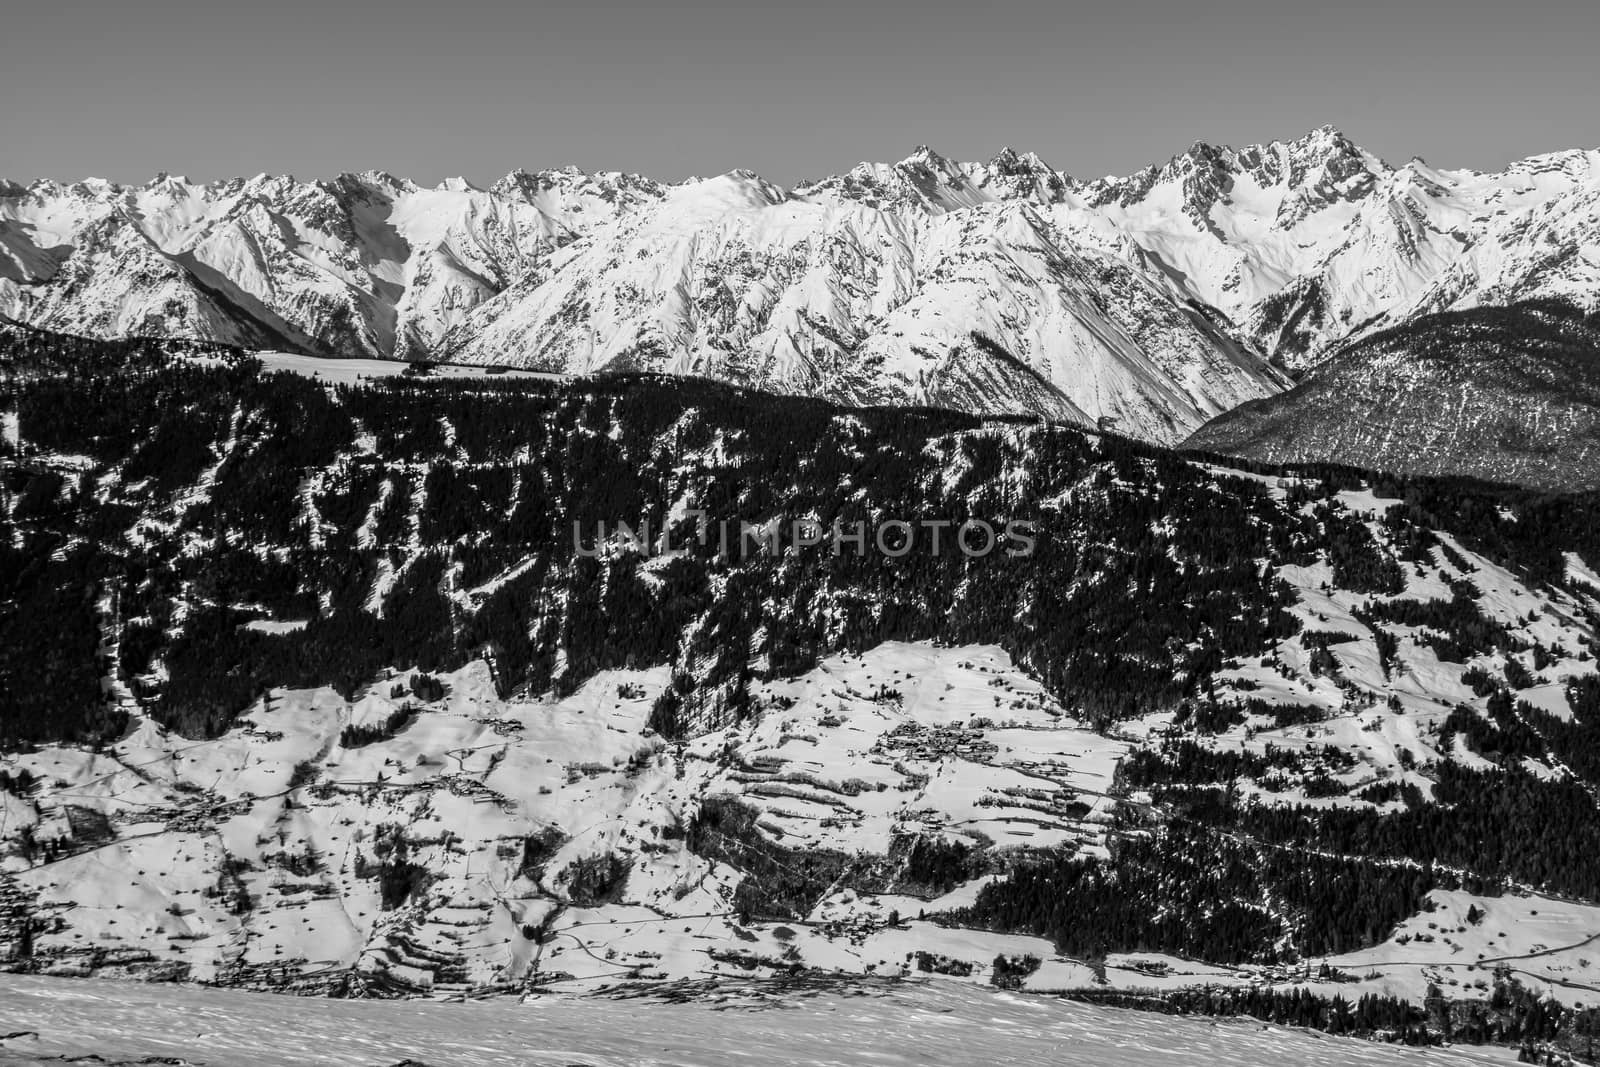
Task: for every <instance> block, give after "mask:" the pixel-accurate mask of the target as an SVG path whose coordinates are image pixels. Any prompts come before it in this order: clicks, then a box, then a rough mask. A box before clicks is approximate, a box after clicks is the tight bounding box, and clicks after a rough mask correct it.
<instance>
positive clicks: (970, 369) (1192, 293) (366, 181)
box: [0, 127, 1600, 444]
mask: <svg viewBox="0 0 1600 1067" xmlns="http://www.w3.org/2000/svg"><path fill="white" fill-rule="evenodd" d="M1597 220H1600V152H1597V151H1569V152H1558V153H1553V154H1550V155H1545V156H1536V157H1532V158H1530V159H1527V160H1522V161H1520V162H1517V163H1514V164H1511V165H1510V166H1509V167H1507V168H1506V169H1505V170H1504V171H1501V172H1498V173H1478V172H1474V171H1446V170H1435V169H1433V168H1430V167H1428V166H1427V165H1426V164H1424V163H1423V162H1421V161H1420V160H1412V161H1411V162H1409V163H1407V164H1405V165H1403V166H1400V167H1392V166H1390V165H1389V164H1387V163H1385V162H1384V161H1383V160H1381V159H1379V158H1378V157H1377V156H1375V155H1373V154H1372V153H1370V152H1367V151H1365V150H1363V149H1361V148H1360V147H1359V146H1357V145H1356V144H1355V143H1354V142H1352V141H1350V140H1349V139H1348V138H1346V137H1345V136H1344V135H1343V134H1341V133H1340V132H1339V131H1337V130H1334V129H1332V128H1331V127H1323V128H1320V129H1317V130H1314V131H1312V132H1311V133H1309V134H1307V135H1305V136H1303V137H1300V138H1297V139H1295V140H1293V141H1288V142H1272V143H1270V144H1264V145H1255V146H1249V147H1246V148H1242V149H1234V148H1229V147H1221V146H1214V145H1208V144H1205V143H1196V144H1195V145H1193V146H1192V147H1191V148H1189V149H1188V150H1187V151H1185V152H1182V153H1179V154H1178V155H1175V156H1173V157H1172V158H1171V159H1170V160H1168V161H1167V162H1165V163H1162V164H1159V165H1153V166H1150V167H1147V168H1145V169H1144V170H1141V171H1139V172H1138V173H1136V174H1133V175H1129V176H1127V177H1120V178H1119V177H1108V178H1100V179H1095V180H1092V181H1084V180H1080V179H1078V178H1074V177H1072V176H1071V175H1070V174H1068V173H1066V172H1065V171H1062V170H1058V169H1056V168H1054V167H1052V166H1051V165H1049V164H1047V163H1046V162H1044V161H1043V160H1042V159H1040V158H1039V156H1037V155H1034V154H1032V153H1019V152H1016V151H1013V150H1011V149H1006V150H1003V151H1002V152H1001V153H999V154H998V155H997V156H995V157H994V158H993V159H991V160H989V161H988V162H986V163H968V162H956V161H952V160H949V159H947V158H945V157H943V156H941V155H939V154H938V153H937V152H935V151H933V150H932V149H930V148H926V147H923V148H919V149H917V150H916V151H915V152H914V153H913V154H912V155H910V156H908V157H907V158H905V159H903V160H901V161H899V162H898V163H862V164H860V165H858V166H856V167H854V168H852V169H851V170H849V171H848V172H846V173H844V174H840V175H835V176H831V177H826V178H822V179H818V180H814V181H807V182H802V183H801V184H799V185H797V186H795V187H794V188H792V189H784V188H781V187H779V186H777V185H775V184H773V183H771V182H769V181H766V180H765V179H763V178H761V177H760V176H759V175H756V174H753V173H751V172H748V171H733V172H730V173H728V174H725V175H721V176H718V177H714V178H709V179H690V180H687V181H684V182H679V183H675V184H665V183H661V182H657V181H654V180H652V179H649V178H646V177H642V176H638V175H631V174H620V173H601V174H586V173H584V172H582V171H579V170H577V169H576V168H570V167H569V168H565V169H560V170H546V171H538V172H527V171H520V170H519V171H514V172H512V173H511V174H509V175H507V176H506V177H505V178H503V179H501V180H500V181H497V182H495V183H493V184H492V185H491V186H489V187H488V188H487V189H480V188H477V187H475V186H473V185H472V184H471V183H469V182H466V181H465V180H462V179H454V180H451V181H446V182H443V183H440V184H439V185H438V186H437V187H434V188H424V187H422V186H419V185H417V184H416V183H413V182H410V181H407V180H405V179H402V178H397V177H395V176H393V175H389V174H386V173H383V172H378V171H372V172H367V173H363V174H344V175H340V176H338V177H336V178H333V179H329V180H324V181H315V182H302V181H297V180H295V179H293V178H290V177H273V176H267V175H260V176H257V177H255V178H249V179H245V178H235V179H228V180H223V181H215V182H209V183H192V182H189V181H187V180H185V179H183V178H181V177H173V176H169V175H158V176H157V177H156V178H155V179H153V180H151V181H150V182H148V183H146V184H144V185H140V186H124V185H117V184H113V183H110V182H105V181H100V180H96V179H90V180H85V181H80V182H75V183H71V184H62V183H58V182H53V181H35V182H33V183H31V184H29V185H27V186H22V185H20V184H17V183H14V182H6V183H0V313H3V314H6V315H9V316H10V317H12V318H15V319H17V320H19V321H22V322H27V323H30V324H34V325H39V326H44V327H48V328H51V329H57V330H63V331H68V332H76V333H81V334H87V335H93V336H100V337H111V336H122V335H130V334H146V335H153V336H171V337H187V338H197V339H207V340H218V341H224V342H228V343H234V344H239V345H242V346H245V347H258V348H259V347H277V348H289V349H295V350H301V351H306V352H311V353H316V354H324V355H367V356H385V357H396V358H402V359H417V358H448V359H453V360H460V361H467V362H477V363H506V364H512V365H519V366H529V367H536V368H540V369H549V370H570V371H577V372H583V371H591V370H597V369H604V368H610V367H643V368H648V369H653V370H664V371H670V372H674V373H681V374H695V375H704V376H709V377H715V378H721V379H725V380H729V381H732V382H735V383H738V384H744V385H753V386H758V387H763V388H769V389H774V390H778V391H785V392H795V393H803V394H809V395H818V396H823V397H827V398H830V399H835V400H841V401H845V402H851V403H863V402H866V403H899V402H909V403H923V404H935V405H944V406H952V407H957V408H962V409H966V410H971V411H975V412H980V413H1012V412H1026V413H1032V414H1040V415H1045V416H1047V417H1052V418H1059V419H1064V420H1068V421H1074V422H1079V423H1085V424H1090V425H1094V424H1101V423H1103V422H1104V421H1105V420H1109V421H1110V423H1111V424H1113V425H1115V426H1116V427H1117V428H1118V429H1119V430H1121V431H1123V432H1126V433H1129V434H1131V435H1134V436H1138V437H1141V438H1145V439H1148V440H1152V441H1157V442H1162V443H1168V444H1172V443H1176V442H1178V441H1180V440H1182V439H1183V438H1184V437H1186V436H1188V435H1189V434H1190V433H1192V432H1193V431H1194V430H1196V429H1198V428H1199V426H1200V425H1202V424H1203V423H1204V422H1206V421H1207V420H1209V419H1211V418H1213V417H1215V416H1216V415H1219V414H1221V413H1222V412H1224V411H1226V410H1229V409H1231V408H1233V407H1235V406H1237V405H1238V404H1240V403H1244V402H1246V401H1250V400H1258V399H1262V398H1265V397H1268V396H1272V395H1274V394H1276V393H1278V392H1280V391H1282V390H1283V389H1284V388H1286V387H1287V386H1288V384H1289V382H1288V380H1287V379H1286V378H1285V377H1284V375H1283V374H1282V373H1281V370H1287V371H1290V372H1294V373H1302V372H1304V371H1305V370H1307V369H1309V368H1310V367H1312V366H1314V365H1315V364H1316V363H1317V362H1319V361H1320V360H1321V359H1322V358H1323V357H1324V356H1325V354H1326V353H1328V352H1329V351H1331V350H1332V349H1333V348H1335V347H1337V346H1338V345H1340V344H1343V343H1345V342H1346V341H1348V340H1351V339H1353V338H1355V337H1359V336H1364V335H1366V334H1370V333H1372V332H1374V331H1376V330H1379V329H1383V328H1387V327H1390V326H1394V325H1398V324H1402V323H1405V322H1410V321H1412V320H1414V319H1416V318H1417V317H1418V316H1420V315H1423V314H1428V313H1432V312H1437V311H1444V310H1450V309H1458V308H1468V307H1474V306H1479V305H1489V304H1503V303H1509V302H1513V301H1526V300H1535V299H1540V298H1544V297H1551V296H1557V297H1563V298H1566V299H1569V300H1575V301H1578V302H1580V303H1584V304H1585V306H1592V305H1593V304H1594V302H1595V300H1596V296H1595V294H1596V293H1600V261H1597V258H1596V257H1597V252H1596V251H1595V250H1596V248H1597V247H1600V243H1597V242H1596V241H1595V240H1593V239H1592V238H1593V236H1594V231H1595V228H1596V226H1597V225H1600V221H1597ZM1269 359H1270V360H1271V362H1272V363H1274V364H1276V365H1277V367H1278V368H1280V369H1274V368H1273V367H1271V366H1268V365H1267V362H1266V361H1267V360H1269Z"/></svg>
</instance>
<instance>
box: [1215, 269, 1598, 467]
mask: <svg viewBox="0 0 1600 1067" xmlns="http://www.w3.org/2000/svg"><path fill="white" fill-rule="evenodd" d="M1184 446H1185V447H1187V448H1192V449H1198V450H1202V451H1210V452H1219V453H1224V454H1227V455H1233V456H1242V457H1246V458H1249V459H1254V460H1260V461H1264V462H1269V463H1296V462H1317V461H1326V460H1337V461H1338V462H1341V463H1349V464H1353V465H1356V466H1362V467H1368V468H1375V469H1382V470H1390V471H1397V472H1401V473H1406V474H1429V475H1466V476H1471V477H1477V478H1483V479H1486V480H1490V481H1502V482H1517V483H1520V484H1524V485H1532V486H1539V487H1542V488H1546V489H1554V490H1593V489H1600V322H1597V321H1596V319H1595V318H1594V317H1593V316H1589V315H1584V314H1583V313H1582V312H1580V311H1578V310H1576V309H1574V308H1573V307H1571V306H1570V305H1566V304H1563V303H1561V302H1558V301H1548V302H1544V303H1535V304H1519V305H1515V306H1513V307H1507V308H1495V307H1490V308H1473V309H1469V310H1465V311H1450V312H1443V313H1440V314H1436V315H1427V316H1424V317H1422V318H1420V319H1418V320H1416V321H1415V322H1411V323H1408V324H1405V325H1402V326H1397V327H1394V328H1392V329H1389V330H1385V331H1382V332H1380V333H1377V334H1374V335H1372V336H1371V337H1368V338H1364V339H1362V340H1360V341H1357V342H1355V343H1353V344H1351V345H1349V346H1348V347H1346V348H1344V349H1342V350H1341V351H1339V352H1337V353H1336V354H1335V355H1334V356H1332V357H1331V358H1330V359H1328V360H1327V362H1325V363H1323V364H1322V365H1321V366H1319V367H1318V368H1317V369H1316V370H1314V371H1312V372H1311V374H1310V375H1309V376H1307V377H1306V379H1305V380H1304V381H1302V382H1301V383H1300V384H1299V385H1297V386H1296V387H1295V388H1294V389H1292V390H1290V391H1289V392H1287V393H1282V394H1280V395H1278V396H1275V397H1272V398H1270V399H1268V400H1258V401H1252V402H1250V403H1248V404H1243V405H1240V406H1239V407H1237V408H1235V409H1234V410H1232V411H1230V412H1228V413H1226V414H1224V415H1221V416H1219V417H1218V418H1216V419H1214V420H1212V421H1211V422H1209V423H1207V424H1206V425H1205V426H1203V427H1201V428H1200V430H1198V431H1197V432H1196V433H1195V434H1194V435H1192V436H1191V437H1190V438H1189V439H1188V440H1187V441H1185V442H1184Z"/></svg>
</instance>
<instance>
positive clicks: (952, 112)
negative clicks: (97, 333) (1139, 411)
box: [0, 0, 1600, 184]
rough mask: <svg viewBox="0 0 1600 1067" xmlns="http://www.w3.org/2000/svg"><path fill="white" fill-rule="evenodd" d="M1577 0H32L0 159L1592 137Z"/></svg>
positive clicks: (1591, 74) (1591, 18)
mask: <svg viewBox="0 0 1600 1067" xmlns="http://www.w3.org/2000/svg"><path fill="white" fill-rule="evenodd" d="M1597 45H1600V3H1595V2H1594V0H1566V2H1553V0H1513V2H1506V0H1498V2H1493V3H1490V2H1486V0H1391V2H1388V3H1370V2H1366V0H1343V2H1339V0H1314V2H1311V3H1306V2H1303V0H1275V2H1269V0H1229V2H1221V3H1206V2H1182V0H1161V2H1154V0H1097V2H1095V3H1092V4H1082V3H1076V2H1071V3H1068V2H1052V0H963V2H960V3H949V2H945V0H925V2H922V3H912V2H888V0H848V2H846V0H789V2H786V3H766V2H763V0H750V2H746V3H734V2H731V0H655V2H649V0H586V2H578V3H546V2H538V0H534V2H523V3H513V2H502V3H486V2H483V0H431V2H426V3H419V2H415V0H386V2H381V3H380V2H374V0H323V2H321V3H309V2H305V0H279V2H277V3H273V2H270V0H259V2H256V3H251V4H241V3H239V2H237V0H207V2H198V0H122V2H119V3H107V2H103V0H95V2H74V0H25V2H21V3H16V4H13V5H7V7H6V9H5V10H4V11H3V12H0V176H4V177H8V178H12V179H19V180H26V179H28V178H32V177H35V176H48V177H54V178H61V179H69V178H79V177H84V176H88V175H94V176H99V177H107V178H112V179H115V180H119V181H144V180H145V179H147V178H148V177H149V176H151V175H152V174H154V173H155V172H156V171H159V170H165V171H170V172H173V173H182V174H188V175H189V176H191V177H193V178H197V179H206V178H215V177H221V176H231V175H241V174H242V175H251V174H256V173H259V172H262V171H268V172H272V173H289V174H294V175H296V176H298V177H301V178H313V177H321V176H328V175H332V174H335V173H338V172H339V171H343V170H365V169H369V168H382V169H386V170H390V171H393V172H395V173H398V174H402V175H406V176H408V177H412V178H414V179H416V180H418V181H423V182H427V183H432V182H435V181H438V180H440V179H441V178H444V177H448V176H453V175H456V174H461V175H464V176H466V177H467V178H469V179H472V180H474V181H477V182H480V183H483V182H488V181H492V180H493V179H494V178H496V177H498V176H500V175H502V174H504V173H505V172H506V171H509V170H511V169H512V168H513V167H517V166H522V167H527V168H529V169H538V168H541V167H553V166H560V165H564V164H567V163H575V164H577V165H578V166H581V167H583V168H585V169H587V170H599V169H606V170H630V171H639V172H643V173H646V174H650V175H652V176H655V177H658V178H662V179H677V178H681V177H684V176H687V175H689V174H713V173H718V172H721V171H725V170H728V169H731V168H733V167H749V168H751V169H754V170H757V171H760V172H761V173H762V174H764V175H766V176H767V177H769V178H771V179H772V180H774V181H777V182H780V183H783V184H790V183H793V182H795V181H797V180H799V179H801V178H803V177H816V176H821V175H823V174H827V173H833V172H837V171H839V170H843V169H845V168H847V167H849V166H850V165H851V164H853V163H855V162H856V161H858V160H861V159H876V160H893V159H898V158H901V157H903V156H905V155H907V154H909V153H910V151H911V150H912V149H913V148H914V147H915V146H916V145H918V144H922V143H927V144H930V145H932V146H933V147H934V148H936V149H938V150H939V151H941V152H943V153H944V154H945V155H948V156H953V157H956V158H988V157H989V156H991V155H993V154H994V152H995V151H997V150H998V149H999V148H1001V147H1002V146H1003V145H1007V144H1009V145H1012V146H1013V147H1016V148H1017V149H1019V150H1027V149H1031V150H1033V151H1036V152H1038V153H1039V154H1040V155H1041V156H1043V157H1044V158H1045V159H1046V160H1048V161H1049V162H1050V163H1052V164H1053V165H1055V166H1057V167H1061V168H1064V169H1065V170H1067V171H1069V172H1070V173H1072V174H1074V175H1078V176H1080V177H1094V176H1097V175H1100V174H1105V173H1125V172H1128V171H1132V170H1135V169H1137V168H1138V167H1140V166H1142V165H1143V164H1145V163H1148V162H1154V161H1159V160H1162V159H1165V158H1167V157H1168V156H1170V155H1172V154H1173V153H1174V152H1177V151H1179V150H1181V149H1182V148H1184V147H1186V146H1187V145H1188V144H1189V143H1191V142H1193V141H1195V140H1208V141H1214V142H1222V143H1229V144H1245V143H1250V142H1254V141H1264V140H1271V139H1274V138H1287V137H1293V136H1296V135H1298V134H1300V133H1303V132H1304V131H1305V130H1307V129H1309V128H1311V127H1313V126H1318V125H1321V124H1323V123H1332V124H1334V125H1336V126H1339V127H1340V128H1341V129H1343V130H1344V131H1345V132H1346V133H1347V134H1348V135H1349V136H1350V137H1352V138H1353V139H1354V140H1356V141H1358V142H1359V143H1361V144H1363V145H1365V146H1366V147H1368V148H1370V149H1371V150H1373V151H1375V152H1377V153H1378V154H1380V155H1382V156H1384V157H1385V158H1388V159H1389V160H1390V161H1391V162H1403V161H1405V160H1406V159H1409V158H1410V157H1411V156H1413V155H1420V156H1422V157H1424V158H1426V159H1427V160H1428V161H1429V162H1430V163H1433V164H1435V165H1436V166H1447V167H1460V166H1472V167H1478V168H1481V169H1489V168H1493V167H1498V166H1500V165H1501V164H1503V163H1504V162H1506V161H1507V160H1509V159H1513V158H1516V157H1519V156H1523V155H1528V154H1531V153H1534V152H1540V151H1548V150H1552V149H1556V148H1569V147H1579V146H1582V147H1593V146H1596V145H1600V106H1597V105H1600V63H1597V61H1596V57H1595V52H1596V46H1597Z"/></svg>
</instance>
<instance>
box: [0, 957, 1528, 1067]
mask: <svg viewBox="0 0 1600 1067" xmlns="http://www.w3.org/2000/svg"><path fill="white" fill-rule="evenodd" d="M863 993H864V994H866V995H862V994H863ZM771 1008H781V1009H782V1010H762V1009H771ZM740 1009H743V1010H740ZM286 1013H287V1014H289V1015H292V1017H293V1025H292V1026H289V1027H285V1025H284V1018H285V1014H286ZM0 1017H4V1018H5V1019H7V1020H8V1021H9V1022H10V1023H12V1024H14V1025H16V1026H19V1027H26V1028H27V1029H28V1030H30V1031H33V1032H32V1033H27V1034H24V1035H21V1036H14V1037H10V1038H6V1039H4V1040H3V1043H0V1063H6V1064H21V1063H37V1062H45V1061H46V1060H47V1059H48V1060H49V1061H50V1062H58V1061H57V1060H56V1057H78V1056H86V1055H94V1056H96V1057H98V1059H96V1060H95V1062H102V1063H124V1062H141V1063H149V1062H177V1060H174V1059H167V1057H181V1059H182V1061H183V1062H186V1063H187V1062H192V1063H206V1064H214V1065H217V1067H235V1065H238V1067H280V1065H282V1067H291V1065H293V1067H298V1065H301V1064H305V1063H310V1062H315V1063H321V1064H329V1065H336V1067H346V1065H348V1067H370V1065H372V1064H382V1063H399V1062H402V1061H404V1062H408V1063H446V1064H450V1065H452V1067H488V1065H498V1064H504V1063H512V1062H515V1063H525V1064H537V1065H541V1067H543V1065H551V1067H560V1065H565V1064H572V1063H584V1064H592V1065H595V1067H622V1065H624V1064H639V1063H674V1064H692V1065H695V1067H722V1065H742V1064H747V1063H750V1062H752V1060H757V1061H759V1062H761V1063H765V1064H772V1065H774V1067H791V1065H792V1067H802V1065H814V1064H824V1063H825V1064H842V1063H861V1062H869V1061H870V1062H874V1063H883V1064H888V1065H901V1064H905V1065H913V1064H916V1065H921V1064H949V1065H951V1067H965V1065H968V1064H972V1063H979V1062H1001V1063H1014V1064H1018V1065H1019V1067H1032V1065H1047V1064H1048V1065H1054V1064H1059V1063H1061V1062H1062V1058H1061V1057H1062V1049H1063V1047H1067V1048H1070V1049H1071V1050H1072V1052H1071V1054H1072V1056H1073V1057H1074V1058H1075V1062H1082V1063H1095V1064H1104V1065H1106V1067H1156V1065H1163V1067H1164V1065H1168V1064H1173V1063H1203V1062H1217V1063H1229V1064H1235V1065H1237V1067H1277V1065H1278V1064H1283V1063H1294V1064H1300V1065H1303V1067H1362V1065H1365V1064H1385V1065H1388V1064H1399V1065H1406V1064H1433V1065H1436V1067H1464V1065H1466V1064H1487V1063H1509V1062H1511V1056H1512V1054H1511V1053H1509V1052H1507V1051H1505V1050H1492V1049H1463V1048H1455V1049H1450V1050H1438V1049H1429V1050H1420V1049H1398V1048H1394V1047H1375V1046H1372V1045H1367V1044H1364V1043H1362V1042H1359V1041H1353V1040H1349V1039H1338V1038H1331V1039H1330V1038H1327V1037H1325V1036H1322V1035H1314V1034H1308V1033H1304V1032H1301V1031H1296V1030H1293V1029H1285V1028H1280V1027H1270V1026H1269V1027H1264V1026H1262V1025H1261V1024H1259V1023H1256V1022H1253V1021H1248V1020H1224V1021H1222V1022H1216V1021H1212V1020H1205V1019H1185V1018H1178V1017H1170V1016H1169V1017H1153V1016H1149V1015H1144V1014H1135V1013H1133V1012H1128V1011H1119V1010H1116V1009H1112V1008H1099V1007H1091V1006H1089V1005H1085V1004H1073V1003H1068V1002H1065V1001H1054V1002H1051V1001H1039V1000H1032V999H1027V998H1022V997H1018V996H1016V995H1015V994H1008V993H986V992H983V991H979V990H965V989H958V988H947V987H938V986H934V987H929V986H910V987H898V988H897V987H889V986H874V985H868V986H865V987H863V988H862V989H847V990H842V991H834V990H822V991H814V990H807V989H794V990H784V989H781V988H779V989H770V990H769V989H766V988H762V987H759V986H757V987H753V988H748V989H745V988H740V987H738V986H729V987H726V988H722V989H716V990H710V991H707V992H706V994H705V1002H694V1001H688V1002H672V1001H657V1000H629V1001H608V1000H579V999H554V998H546V999H543V1000H537V1001H527V1002H523V1003H520V1004H519V1003H507V1002H489V1003H475V1002H466V1003H452V1004H441V1003H415V1002H412V1003H405V1004H387V1003H382V1002H374V1001H345V1000H321V1001H314V1000H295V1001H285V1000H283V999H281V998H277V997H270V996H262V995H259V994H256V995H252V994H245V993H238V992H233V991H230V990H206V989H194V990H173V989H163V988H159V987H155V988H153V987H150V986H143V985H138V984H133V983H120V982H119V983H113V982H105V983H99V984H97V985H95V986H94V987H93V989H92V992H91V991H90V989H89V988H87V987H85V986H83V985H82V984H81V983H80V984H74V983H71V982H68V981H65V980H62V979H51V978H41V977H34V976H27V977H22V976H6V977H5V978H3V979H0ZM145 1057H163V1059H162V1060H160V1061H155V1060H150V1059H146V1058H145Z"/></svg>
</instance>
